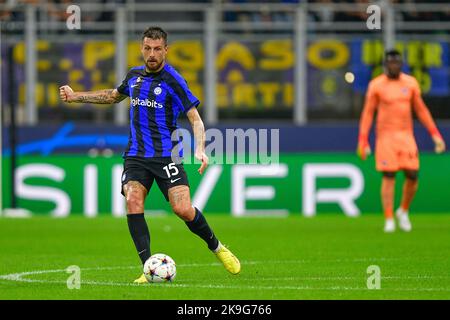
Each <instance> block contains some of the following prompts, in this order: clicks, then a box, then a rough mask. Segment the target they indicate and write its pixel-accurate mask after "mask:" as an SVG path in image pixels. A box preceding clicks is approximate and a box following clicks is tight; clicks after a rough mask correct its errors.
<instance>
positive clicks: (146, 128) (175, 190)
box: [60, 27, 241, 283]
mask: <svg viewBox="0 0 450 320" xmlns="http://www.w3.org/2000/svg"><path fill="white" fill-rule="evenodd" d="M167 52H168V45H167V33H166V32H165V31H164V30H163V29H161V28H159V27H150V28H148V29H147V30H146V31H145V32H144V33H143V36H142V43H141V53H142V57H143V59H144V63H145V64H144V65H143V66H139V67H135V68H132V69H131V70H130V71H129V72H128V74H127V76H126V78H125V79H124V80H123V82H122V84H121V85H120V86H119V87H117V88H116V89H107V90H99V91H90V92H74V91H73V90H72V89H71V88H70V87H69V86H67V85H65V86H62V87H61V88H60V96H61V99H62V100H63V101H66V102H83V103H106V104H111V103H117V102H120V101H122V100H123V99H125V98H126V97H130V131H129V140H128V146H127V148H126V151H125V152H124V154H123V157H124V171H123V175H122V190H121V191H122V194H123V195H124V196H125V198H126V204H127V219H128V227H129V231H130V234H131V237H132V239H133V241H134V244H135V247H136V250H137V252H138V254H139V257H140V259H141V262H142V264H144V263H145V261H146V260H147V259H148V258H149V257H150V256H151V253H150V233H149V230H148V226H147V223H146V221H145V218H144V202H145V198H146V196H147V194H148V192H149V191H150V188H151V187H152V184H153V181H154V180H156V183H157V184H158V187H159V189H160V190H161V191H162V193H163V194H164V197H165V198H166V200H167V201H169V202H170V205H171V207H172V210H173V211H174V212H175V214H176V215H178V216H179V217H180V218H181V219H182V220H184V222H185V223H186V225H187V227H188V228H189V230H191V231H192V232H193V233H195V234H196V235H198V236H199V237H200V238H202V239H203V240H204V241H205V242H206V244H207V245H208V248H209V249H210V250H211V251H212V252H214V253H215V255H216V256H217V258H218V259H219V260H220V261H221V262H222V263H223V265H224V267H225V268H226V270H228V271H229V272H230V273H232V274H237V273H239V272H240V270H241V266H240V262H239V260H238V259H237V258H236V257H235V256H234V255H233V254H232V253H231V252H230V250H228V249H227V248H226V247H225V246H223V245H222V244H221V243H220V241H219V240H218V239H217V237H216V236H215V234H214V233H213V231H212V230H211V227H210V226H209V225H208V223H207V221H206V218H205V216H204V215H203V214H202V212H200V210H199V209H198V208H195V207H194V206H192V204H191V197H190V191H189V182H188V179H187V175H186V172H185V171H184V168H183V164H182V163H180V161H175V162H174V161H173V160H172V158H173V157H172V149H174V147H175V146H177V145H178V143H179V141H178V142H177V141H175V142H173V141H172V140H171V136H172V133H173V132H174V131H175V130H176V129H177V127H178V125H177V118H178V116H179V115H180V114H181V113H185V114H186V116H187V118H188V119H189V122H190V124H191V126H192V128H193V132H194V138H195V142H196V150H195V157H196V158H197V159H198V160H199V161H201V166H200V168H199V169H198V172H199V173H200V174H202V173H203V171H204V170H205V168H206V167H207V165H208V157H207V155H206V154H205V129H204V125H203V121H202V119H201V118H200V115H199V113H198V111H197V107H198V105H199V104H200V101H199V100H198V99H197V98H196V97H195V96H194V95H193V94H192V93H191V91H190V90H189V88H188V85H187V83H186V81H185V80H184V79H183V77H182V76H181V75H180V74H179V73H178V72H177V71H176V70H175V69H174V68H173V67H172V66H171V65H170V64H168V63H166V55H167ZM174 150H179V148H178V149H177V148H175V149H174ZM177 154H178V151H177ZM180 154H181V152H180ZM175 156H176V155H175ZM176 162H177V163H176ZM134 282H135V283H146V282H147V280H146V278H145V276H144V275H141V276H140V277H139V278H138V279H136V280H135V281H134Z"/></svg>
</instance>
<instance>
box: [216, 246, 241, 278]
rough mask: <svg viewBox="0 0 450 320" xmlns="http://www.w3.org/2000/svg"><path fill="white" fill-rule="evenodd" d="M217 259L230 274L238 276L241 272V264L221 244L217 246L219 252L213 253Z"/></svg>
mask: <svg viewBox="0 0 450 320" xmlns="http://www.w3.org/2000/svg"><path fill="white" fill-rule="evenodd" d="M214 254H215V255H216V257H217V259H219V260H220V261H221V262H222V263H223V266H224V267H225V269H227V271H228V272H230V273H232V274H238V273H239V272H240V271H241V263H240V262H239V260H238V258H236V257H235V256H234V254H232V253H231V251H230V250H228V249H227V248H225V247H224V246H223V245H222V244H219V250H217V251H216V252H214Z"/></svg>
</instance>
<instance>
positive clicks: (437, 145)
mask: <svg viewBox="0 0 450 320" xmlns="http://www.w3.org/2000/svg"><path fill="white" fill-rule="evenodd" d="M433 142H434V151H435V152H436V153H442V152H444V151H445V142H444V140H443V139H442V138H441V137H440V136H438V135H436V136H433Z"/></svg>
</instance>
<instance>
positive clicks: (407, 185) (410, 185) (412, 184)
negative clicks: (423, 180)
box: [401, 179, 419, 211]
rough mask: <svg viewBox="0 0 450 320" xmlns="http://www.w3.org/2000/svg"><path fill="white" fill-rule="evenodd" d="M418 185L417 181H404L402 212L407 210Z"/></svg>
mask: <svg viewBox="0 0 450 320" xmlns="http://www.w3.org/2000/svg"><path fill="white" fill-rule="evenodd" d="M418 185H419V183H418V181H417V180H412V179H405V182H404V183H403V196H402V202H401V208H402V209H403V211H408V210H409V206H410V204H411V201H412V200H413V198H414V195H415V194H416V191H417V187H418Z"/></svg>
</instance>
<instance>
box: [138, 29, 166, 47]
mask: <svg viewBox="0 0 450 320" xmlns="http://www.w3.org/2000/svg"><path fill="white" fill-rule="evenodd" d="M144 38H150V39H153V40H156V39H164V44H165V45H167V32H165V31H164V30H163V29H162V28H160V27H156V26H154V27H149V28H148V29H147V30H145V31H144V33H143V34H142V41H144Z"/></svg>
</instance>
